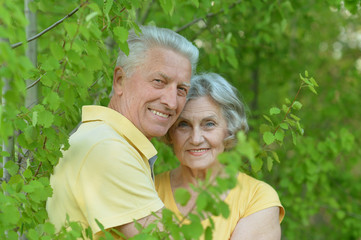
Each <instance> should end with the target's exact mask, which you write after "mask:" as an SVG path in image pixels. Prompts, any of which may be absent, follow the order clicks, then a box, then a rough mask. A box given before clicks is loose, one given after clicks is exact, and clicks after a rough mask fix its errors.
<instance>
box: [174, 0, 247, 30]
mask: <svg viewBox="0 0 361 240" xmlns="http://www.w3.org/2000/svg"><path fill="white" fill-rule="evenodd" d="M241 2H242V0H238V1H237V2H235V3H232V4H231V5H230V6H229V7H228V9H232V8H234V7H235V6H236V5H237V4H239V3H241ZM223 12H224V9H222V10H220V11H218V12H216V13H208V14H207V15H206V16H205V17H204V18H196V19H193V21H191V22H189V23H187V24H185V25H183V26H182V27H180V28H178V29H177V30H176V31H175V32H177V33H179V32H181V31H183V30H184V29H186V28H188V27H190V26H192V25H194V24H196V23H197V22H199V21H201V20H203V19H205V18H211V17H214V16H216V15H218V14H221V13H223Z"/></svg>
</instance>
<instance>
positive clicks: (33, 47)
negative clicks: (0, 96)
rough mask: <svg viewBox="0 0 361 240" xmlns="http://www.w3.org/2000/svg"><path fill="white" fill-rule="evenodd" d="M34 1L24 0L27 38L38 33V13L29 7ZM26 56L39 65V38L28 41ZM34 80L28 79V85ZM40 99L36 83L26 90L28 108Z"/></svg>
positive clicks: (35, 64)
mask: <svg viewBox="0 0 361 240" xmlns="http://www.w3.org/2000/svg"><path fill="white" fill-rule="evenodd" d="M31 2H33V0H24V5H25V8H24V9H25V17H26V19H28V21H29V25H28V26H27V27H26V38H27V39H28V38H30V37H32V36H34V35H35V34H36V33H37V25H36V14H35V13H33V12H31V11H30V9H29V4H30V3H31ZM26 56H27V57H28V58H29V59H30V61H31V62H32V63H33V65H34V67H36V66H37V40H34V41H31V42H29V43H28V48H27V49H26ZM33 82H34V80H26V85H27V86H29V85H31V84H32V83H33ZM37 101H38V87H37V85H34V86H33V87H31V88H29V89H28V90H27V92H26V97H25V106H26V107H27V108H31V107H32V106H34V105H35V104H37Z"/></svg>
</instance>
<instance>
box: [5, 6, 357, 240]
mask: <svg viewBox="0 0 361 240" xmlns="http://www.w3.org/2000/svg"><path fill="white" fill-rule="evenodd" d="M29 7H30V9H31V11H33V12H34V13H36V16H37V29H36V30H37V31H36V32H41V31H43V30H44V29H47V28H49V26H51V25H52V24H54V23H56V22H57V21H59V20H60V19H62V18H64V21H63V22H61V23H60V24H59V25H57V26H55V27H54V28H51V29H49V31H48V32H46V33H45V34H44V35H42V36H41V37H39V38H37V39H36V41H37V65H36V66H33V65H32V63H31V62H30V61H29V59H28V57H26V49H27V48H28V46H29V44H28V43H26V39H27V38H29V37H31V36H26V33H25V27H26V26H27V25H28V20H27V18H26V17H25V14H24V2H23V1H20V0H13V1H6V0H0V77H1V81H0V89H1V103H2V104H1V107H0V118H1V126H0V139H1V141H2V142H3V148H2V149H1V150H0V155H1V156H2V157H3V159H4V161H3V163H4V164H3V165H2V168H3V171H4V175H3V176H2V181H1V187H0V188H1V192H0V238H1V239H18V238H19V236H22V235H23V236H26V237H27V238H28V239H54V238H57V239H76V238H78V237H81V236H82V234H83V236H86V235H88V236H90V234H91V233H90V232H89V230H87V231H85V232H84V233H82V230H81V228H80V226H79V225H78V224H76V223H69V226H68V231H65V229H63V230H62V232H60V233H55V229H54V227H53V226H52V225H51V224H50V223H48V222H47V221H46V219H47V214H46V211H45V201H46V199H47V197H49V196H51V193H52V190H51V188H50V186H49V180H48V178H49V175H50V174H51V172H52V168H53V166H54V165H55V164H56V163H57V161H58V159H59V157H61V155H62V154H61V151H60V150H61V149H66V148H67V147H68V143H67V141H68V136H69V133H70V132H71V131H72V130H73V129H74V128H75V126H76V125H77V124H78V123H79V121H80V113H81V106H82V105H85V104H100V105H107V104H108V99H109V97H108V95H109V93H110V91H111V84H112V72H113V68H114V64H115V60H116V55H117V52H118V50H119V48H120V49H122V50H123V51H125V52H127V51H128V46H127V44H126V42H125V40H126V38H127V34H128V30H129V29H130V28H133V27H135V28H137V25H138V24H146V25H147V24H153V25H157V26H160V27H167V28H170V29H173V30H175V31H177V32H179V33H180V34H182V35H184V36H185V37H187V38H188V39H190V40H191V41H193V42H194V43H195V44H196V45H197V46H198V47H199V49H200V53H201V54H200V62H199V67H198V72H202V71H212V72H217V73H219V74H221V75H222V76H224V77H225V78H226V79H227V80H228V81H230V82H231V83H232V84H233V85H234V86H236V87H237V88H238V89H239V91H240V92H241V94H242V99H243V101H244V102H245V103H246V104H247V105H248V121H249V124H250V127H251V129H250V131H249V133H248V136H247V137H246V136H245V135H242V134H240V135H239V140H240V141H239V143H238V145H237V147H236V149H235V151H232V152H228V153H226V154H224V155H222V156H221V157H220V158H221V161H224V163H226V164H227V165H228V169H229V172H230V173H235V172H236V171H238V170H242V171H246V172H247V173H249V174H251V175H253V176H255V177H257V178H259V179H262V180H264V181H266V182H268V183H270V184H271V185H272V186H273V187H274V188H275V189H276V190H277V192H278V193H279V195H280V199H281V201H282V203H283V205H284V207H285V209H286V217H285V219H284V221H283V222H282V239H360V238H361V226H360V224H359V223H360V222H361V212H360V210H359V209H361V201H360V199H361V181H360V176H361V170H360V169H361V162H360V156H361V150H360V149H361V148H360V138H359V136H361V129H360V128H359V122H360V121H361V110H360V107H359V101H360V99H359V95H360V93H361V86H360V76H361V54H360V52H361V51H360V50H361V40H360V39H361V38H360V36H361V28H360V24H359V23H360V20H361V19H360V13H361V12H360V0H354V1H341V0H329V1H312V0H305V1H301V0H295V1H276V0H252V1H250V0H248V1H237V0H224V1H211V0H184V1H175V0H159V1H155V0H132V1H131V0H120V1H113V0H107V1H101V0H96V1H84V0H82V1H70V0H66V1H62V3H61V4H58V2H57V1H54V0H47V1H45V0H34V1H33V2H32V3H30V6H29ZM77 9H78V10H77ZM75 10H76V11H75ZM72 11H75V12H74V13H73V15H71V16H67V14H69V13H71V12H72ZM18 42H22V43H23V44H22V45H20V46H18V47H15V44H17V43H18ZM305 71H307V73H306V72H305ZM313 78H314V79H316V81H317V84H315V82H314V80H312V79H313ZM29 79H30V80H33V81H34V82H35V83H34V86H30V85H27V84H26V82H25V80H29ZM305 79H306V80H305ZM317 85H319V87H318V88H317V87H316V86H317ZM33 87H37V89H38V90H37V91H38V96H39V97H38V99H37V102H36V103H34V104H33V105H32V106H30V107H25V95H26V94H27V92H28V89H29V88H33ZM306 87H307V88H308V89H309V90H310V91H305V90H306ZM299 90H301V91H299ZM314 90H315V91H317V95H316V94H313V93H312V92H315V91H314ZM288 110H290V112H288ZM153 142H154V144H155V146H156V148H157V149H159V160H158V161H157V163H156V171H157V172H163V171H166V170H168V169H172V168H174V167H176V166H177V164H178V162H177V159H176V158H175V157H174V155H173V153H172V150H171V149H170V148H169V147H168V146H166V145H164V144H163V143H161V142H159V141H157V140H155V139H154V140H153ZM12 143H14V145H13V148H10V149H12V150H11V151H8V150H7V149H8V148H7V146H9V145H11V144H12ZM5 159H7V160H6V161H5ZM5 162H6V163H5ZM1 174H2V172H1ZM217 182H218V185H217V186H213V185H209V183H207V182H206V183H202V184H203V185H202V184H201V186H200V188H199V191H200V196H201V197H200V199H199V200H198V201H197V206H196V213H195V214H191V215H189V216H188V217H189V219H190V220H191V221H190V224H184V225H183V226H182V227H179V226H180V223H181V222H182V219H178V220H174V215H173V213H172V212H170V211H165V212H164V213H163V218H162V219H159V221H161V222H163V223H164V224H165V225H166V228H167V233H159V232H157V230H156V228H155V225H150V226H149V227H148V228H146V229H144V230H143V232H142V233H141V235H139V236H137V237H135V238H134V239H145V238H146V237H147V238H148V239H161V238H162V239H167V237H168V236H169V234H170V235H172V236H173V237H174V239H192V238H195V237H196V236H200V234H202V233H201V232H200V219H201V217H202V214H203V212H204V211H208V212H211V213H213V214H216V215H219V214H222V215H223V216H227V208H225V207H224V206H223V205H222V201H220V200H219V198H218V197H217V196H218V194H219V192H222V191H224V190H225V189H226V188H229V187H231V186H232V184H234V181H233V180H232V177H231V178H230V179H228V180H227V179H226V180H222V179H218V180H217ZM207 184H208V185H207ZM204 188H208V190H209V191H204ZM177 195H178V197H177V198H179V200H180V201H186V200H187V199H186V198H187V194H186V193H184V192H183V193H182V192H180V193H178V194H177ZM171 220H173V221H171ZM151 235H153V236H152V237H151ZM210 235H211V231H210V229H207V230H206V233H205V236H206V237H207V239H209V238H208V237H209V236H210ZM106 238H107V239H110V238H111V236H110V234H107V235H106Z"/></svg>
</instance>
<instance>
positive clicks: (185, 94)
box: [178, 87, 188, 96]
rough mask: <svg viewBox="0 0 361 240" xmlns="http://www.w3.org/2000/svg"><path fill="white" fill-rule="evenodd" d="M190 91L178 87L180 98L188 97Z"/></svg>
mask: <svg viewBox="0 0 361 240" xmlns="http://www.w3.org/2000/svg"><path fill="white" fill-rule="evenodd" d="M187 93H188V89H187V88H184V87H178V94H179V95H180V96H187Z"/></svg>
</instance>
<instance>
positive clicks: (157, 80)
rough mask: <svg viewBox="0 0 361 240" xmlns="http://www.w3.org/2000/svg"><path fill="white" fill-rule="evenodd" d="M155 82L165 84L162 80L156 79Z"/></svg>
mask: <svg viewBox="0 0 361 240" xmlns="http://www.w3.org/2000/svg"><path fill="white" fill-rule="evenodd" d="M153 81H154V82H156V83H163V81H162V80H160V79H154V80H153Z"/></svg>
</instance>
